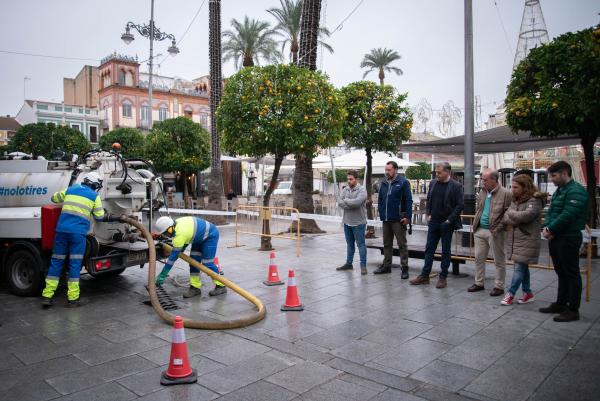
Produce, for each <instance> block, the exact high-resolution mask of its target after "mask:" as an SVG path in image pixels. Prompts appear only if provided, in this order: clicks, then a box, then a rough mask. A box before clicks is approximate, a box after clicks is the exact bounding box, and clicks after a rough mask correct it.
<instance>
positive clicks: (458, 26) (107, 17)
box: [0, 0, 600, 132]
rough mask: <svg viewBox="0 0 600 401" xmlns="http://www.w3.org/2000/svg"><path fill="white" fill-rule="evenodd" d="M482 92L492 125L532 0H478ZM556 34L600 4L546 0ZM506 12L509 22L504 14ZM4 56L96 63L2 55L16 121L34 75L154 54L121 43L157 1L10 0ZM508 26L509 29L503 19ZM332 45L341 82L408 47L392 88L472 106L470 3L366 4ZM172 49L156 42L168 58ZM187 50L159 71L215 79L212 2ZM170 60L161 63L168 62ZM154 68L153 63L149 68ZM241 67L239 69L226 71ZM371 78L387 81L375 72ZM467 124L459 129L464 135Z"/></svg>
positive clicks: (244, 3) (337, 15)
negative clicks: (467, 85) (468, 93)
mask: <svg viewBox="0 0 600 401" xmlns="http://www.w3.org/2000/svg"><path fill="white" fill-rule="evenodd" d="M358 2H359V1H358V0H323V7H324V10H323V16H322V19H321V23H322V24H323V25H325V26H327V27H328V28H329V29H330V30H333V29H335V28H336V27H337V26H338V24H339V23H340V21H342V20H343V19H344V18H345V17H346V16H347V15H348V14H349V13H350V12H351V11H352V9H353V8H354V7H355V6H356V4H358ZM201 3H202V0H193V1H192V0H156V1H155V19H156V25H157V27H158V28H160V29H161V30H163V31H166V32H168V33H173V34H174V35H175V36H176V37H177V38H180V37H181V36H182V35H183V33H184V31H185V29H186V27H187V26H188V25H189V23H190V22H191V20H192V18H193V16H194V14H195V13H196V11H197V10H198V9H199V7H200V4H201ZM473 3H474V4H473V7H474V58H475V94H476V95H479V96H480V98H481V103H482V104H483V117H484V118H483V119H484V120H485V119H486V118H487V113H490V112H493V111H494V109H495V104H496V103H498V102H500V101H502V99H503V98H504V96H505V91H506V85H507V83H508V80H509V78H510V73H511V69H512V64H513V59H514V50H515V47H516V44H517V39H518V33H519V27H520V24H521V16H522V13H523V4H524V1H523V0H495V1H494V0H473ZM541 4H542V10H543V13H544V17H545V20H546V25H547V27H548V31H549V34H550V38H553V37H556V36H558V35H560V34H562V33H564V32H568V31H576V30H580V29H583V28H587V27H590V26H592V25H595V24H597V23H598V22H599V16H598V13H599V12H600V1H598V0H542V1H541ZM278 5H279V1H278V0H252V1H250V0H223V1H222V26H223V30H225V29H228V28H229V26H230V21H231V19H232V18H237V19H243V17H244V15H248V16H249V17H251V18H258V19H263V20H267V21H273V19H272V17H271V16H270V15H269V14H267V13H266V12H265V9H267V8H269V7H274V6H278ZM498 14H500V17H499V15H498ZM0 15H1V16H2V24H0V43H1V44H0V50H4V51H15V52H23V53H36V54H45V55H52V56H67V57H76V58H85V59H91V60H88V61H83V60H82V61H77V60H61V59H51V58H40V57H29V56H22V55H13V54H4V53H0V88H2V91H1V92H0V93H1V96H0V114H1V115H6V114H10V115H14V114H16V113H17V112H18V110H19V108H20V107H21V105H22V103H23V86H24V77H25V76H27V77H29V78H30V80H28V81H26V83H25V85H26V96H27V98H29V99H39V100H54V101H58V102H60V101H61V100H62V98H63V89H62V78H63V77H74V76H75V75H76V74H77V73H78V71H79V70H80V69H81V67H82V66H83V65H84V64H92V65H98V64H99V62H98V61H94V60H99V59H101V58H102V57H104V56H106V55H108V54H109V53H111V52H113V51H115V50H116V51H117V52H119V53H124V54H130V55H138V57H139V58H140V60H145V59H146V58H147V57H148V41H147V40H146V39H144V38H141V37H140V36H139V35H137V32H136V33H135V34H136V40H135V41H134V42H133V43H132V44H131V45H129V46H126V45H125V44H124V43H123V42H122V41H121V39H120V35H121V33H122V32H123V30H124V26H125V24H126V23H127V21H133V22H136V23H147V21H148V20H149V17H150V1H149V0H128V1H123V0H104V1H102V2H98V1H97V0H77V1H75V0H53V1H41V0H35V1H34V0H20V1H14V0H0ZM501 21H502V22H503V23H504V28H505V30H506V35H505V33H504V30H503V27H502V23H501ZM328 43H329V44H330V45H331V46H332V47H333V48H334V50H335V53H334V54H331V55H330V54H327V53H324V57H323V58H322V60H318V61H317V62H318V64H319V65H320V66H321V68H322V69H323V70H324V71H325V72H326V73H327V74H328V75H329V76H330V78H331V80H332V82H333V83H334V84H335V85H336V86H338V87H339V86H343V85H346V84H348V83H350V82H353V81H357V80H360V79H361V78H362V74H363V71H362V70H361V69H360V67H359V65H360V62H361V60H362V57H363V55H364V54H365V53H367V52H368V51H369V50H370V49H372V48H374V47H387V48H391V49H394V50H396V51H398V53H400V54H401V55H402V59H401V60H399V61H398V62H397V63H396V66H398V67H400V68H401V69H402V70H403V71H404V75H402V76H395V75H390V74H388V76H387V77H386V83H389V84H391V85H393V86H395V87H396V88H397V89H398V90H399V91H401V92H408V94H409V96H408V101H409V103H410V104H411V106H414V105H416V104H417V103H418V102H419V101H420V99H422V98H426V99H427V100H428V101H429V103H431V105H432V106H433V108H434V109H441V107H442V106H443V104H444V103H445V102H446V101H448V100H453V101H454V103H455V104H456V105H457V106H458V107H463V103H464V91H463V85H464V72H463V71H464V64H463V63H464V61H463V60H464V52H463V43H464V31H463V1H462V0H393V1H392V0H364V2H363V3H362V4H361V6H360V7H359V8H358V9H357V10H356V12H355V13H354V14H353V15H352V16H351V17H350V18H349V19H348V20H347V21H346V22H345V23H344V24H343V27H342V28H341V29H340V30H338V31H337V32H335V33H334V34H333V36H332V37H331V38H329V40H328ZM167 47H168V43H167V42H166V41H165V42H161V43H157V44H156V45H155V52H158V53H163V54H165V55H166V54H167V52H166V49H167ZM180 49H181V53H180V54H179V55H178V56H176V57H173V58H172V57H168V58H166V60H164V61H163V62H162V64H161V66H160V68H158V73H160V74H162V75H168V76H178V77H182V78H186V79H193V78H196V77H199V76H201V75H206V74H208V0H207V1H206V4H204V6H203V7H202V9H201V10H200V13H199V15H198V18H197V19H196V20H195V22H194V23H193V25H192V26H191V28H190V29H189V32H188V33H187V35H186V36H185V37H184V39H183V40H182V42H181V43H180ZM163 58H164V57H161V58H159V59H158V60H159V61H162V60H163ZM143 69H144V70H145V69H146V67H145V66H144V68H143ZM223 71H224V75H225V76H227V75H230V74H232V73H233V72H235V71H234V68H233V63H232V62H231V63H228V64H226V65H224V67H223ZM367 79H372V80H377V73H376V72H374V73H372V74H371V75H369V76H368V77H367ZM462 130H463V127H462V123H461V124H459V126H458V127H457V131H458V132H462Z"/></svg>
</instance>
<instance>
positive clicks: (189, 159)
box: [144, 117, 210, 199]
mask: <svg viewBox="0 0 600 401" xmlns="http://www.w3.org/2000/svg"><path fill="white" fill-rule="evenodd" d="M144 152H145V154H146V157H148V159H150V160H151V161H152V163H153V164H154V166H155V167H156V169H157V170H158V171H161V172H170V171H173V172H174V171H179V172H181V174H183V178H184V180H183V182H184V185H183V193H184V199H187V197H188V193H189V191H188V179H187V178H188V176H189V175H190V174H192V173H198V171H202V170H204V169H206V168H208V167H209V166H210V136H209V134H208V132H207V131H206V130H205V129H204V128H202V126H201V125H200V124H198V123H195V122H193V121H192V120H190V119H189V118H187V117H177V118H170V119H167V120H164V121H161V122H158V123H156V124H154V125H153V126H152V131H151V132H150V133H149V134H148V136H147V137H146V144H145V147H144Z"/></svg>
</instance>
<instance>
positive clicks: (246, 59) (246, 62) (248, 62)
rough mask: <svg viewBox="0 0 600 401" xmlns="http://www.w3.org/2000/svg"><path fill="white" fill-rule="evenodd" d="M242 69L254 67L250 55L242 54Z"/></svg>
mask: <svg viewBox="0 0 600 401" xmlns="http://www.w3.org/2000/svg"><path fill="white" fill-rule="evenodd" d="M242 67H254V60H253V59H252V55H251V54H244V60H243V61H242Z"/></svg>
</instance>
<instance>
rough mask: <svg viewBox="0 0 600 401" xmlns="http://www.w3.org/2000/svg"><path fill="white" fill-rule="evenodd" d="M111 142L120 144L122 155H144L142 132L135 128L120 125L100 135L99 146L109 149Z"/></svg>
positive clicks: (134, 156)
mask: <svg viewBox="0 0 600 401" xmlns="http://www.w3.org/2000/svg"><path fill="white" fill-rule="evenodd" d="M113 143H118V144H120V145H121V153H122V154H123V156H124V157H128V158H136V157H144V156H145V155H144V134H142V133H141V132H140V130H138V129H137V128H126V127H120V128H115V129H114V130H112V131H110V132H108V133H106V134H104V135H102V136H101V137H100V142H99V144H100V147H101V148H102V149H111V148H112V145H113Z"/></svg>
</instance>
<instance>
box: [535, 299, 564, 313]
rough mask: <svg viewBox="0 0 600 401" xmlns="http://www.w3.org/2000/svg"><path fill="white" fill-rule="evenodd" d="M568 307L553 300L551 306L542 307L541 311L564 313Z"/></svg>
mask: <svg viewBox="0 0 600 401" xmlns="http://www.w3.org/2000/svg"><path fill="white" fill-rule="evenodd" d="M566 308H567V307H566V306H565V305H559V304H557V303H556V302H552V303H551V304H550V306H547V307H545V308H540V309H539V311H540V312H541V313H563V312H564V310H565V309H566Z"/></svg>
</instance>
